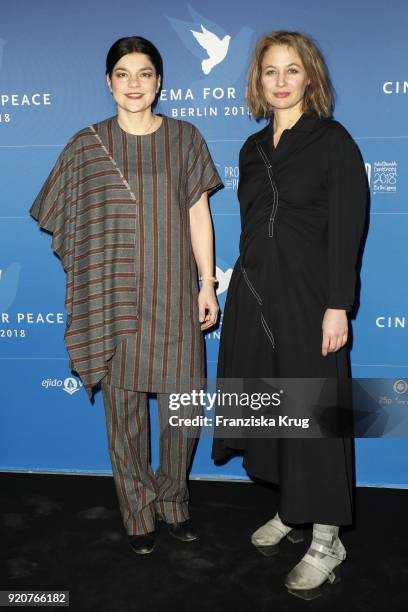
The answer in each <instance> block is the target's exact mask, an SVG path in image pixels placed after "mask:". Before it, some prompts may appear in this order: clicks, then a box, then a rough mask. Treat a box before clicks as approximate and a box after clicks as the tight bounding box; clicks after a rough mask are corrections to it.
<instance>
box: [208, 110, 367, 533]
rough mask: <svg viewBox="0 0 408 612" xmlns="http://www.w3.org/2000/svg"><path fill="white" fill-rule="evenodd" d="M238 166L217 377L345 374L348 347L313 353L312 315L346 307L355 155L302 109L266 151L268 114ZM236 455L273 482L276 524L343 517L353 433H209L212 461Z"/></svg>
mask: <svg viewBox="0 0 408 612" xmlns="http://www.w3.org/2000/svg"><path fill="white" fill-rule="evenodd" d="M239 165H240V182H239V189H238V197H239V201H240V211H241V238H240V256H239V258H238V260H237V262H236V264H235V267H234V271H233V274H232V278H231V282H230V285H229V290H228V295H227V300H226V305H225V309H224V319H223V327H222V333H221V342H220V351H219V359H218V371H217V377H218V379H223V378H241V377H242V378H261V377H282V378H293V377H299V378H307V377H310V378H319V377H321V378H326V377H327V378H331V379H333V378H334V379H344V380H346V379H347V378H348V376H349V356H348V349H347V347H343V348H342V349H340V350H339V351H337V352H335V353H329V354H328V355H327V356H326V357H323V356H322V354H321V345H322V320H323V316H324V313H325V310H326V309H327V308H339V309H345V310H347V311H350V310H351V308H352V306H353V304H354V299H355V285H356V264H357V260H358V255H359V249H360V245H361V240H362V235H363V231H364V226H365V219H366V211H367V179H366V174H365V169H364V164H363V161H362V158H361V155H360V153H359V150H358V148H357V146H356V144H355V142H354V141H353V139H352V138H351V136H350V135H349V134H348V132H347V131H346V130H345V128H344V127H343V126H342V125H341V124H340V123H338V122H337V121H334V120H332V119H324V118H319V117H318V116H317V115H315V114H303V115H302V116H301V117H300V119H299V120H298V121H297V123H296V124H295V125H294V126H293V127H292V128H291V129H289V130H285V131H284V132H283V133H282V135H281V138H280V140H279V143H278V146H277V147H276V148H275V147H274V145H273V121H271V122H270V123H269V125H268V126H267V127H266V128H264V129H263V130H261V131H260V132H258V133H256V134H253V135H251V136H250V137H249V138H248V139H247V141H246V142H245V143H244V145H243V147H242V149H241V152H240V159H239ZM350 397H351V396H350ZM349 401H350V402H351V400H349ZM235 450H242V451H243V452H244V467H245V468H246V470H247V471H248V473H249V474H250V475H251V476H253V477H257V478H261V479H263V480H266V481H269V482H273V483H277V484H279V486H280V507H279V514H280V517H281V519H282V520H283V521H284V522H287V523H292V524H296V523H297V524H299V523H306V522H312V523H322V524H331V525H345V524H349V523H350V522H351V521H352V507H353V503H352V491H353V456H352V450H353V448H352V439H351V438H349V437H347V438H345V437H344V438H343V437H332V438H325V439H294V438H290V439H283V438H273V439H265V438H259V439H253V438H252V439H249V438H247V439H245V438H243V439H222V438H221V439H220V438H216V439H215V440H214V444H213V459H214V460H216V461H220V460H225V459H226V458H228V457H229V456H231V454H233V453H234V451H235Z"/></svg>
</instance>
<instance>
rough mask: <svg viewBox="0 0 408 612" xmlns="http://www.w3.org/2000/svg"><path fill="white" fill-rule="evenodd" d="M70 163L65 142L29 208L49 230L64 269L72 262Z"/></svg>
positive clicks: (72, 203)
mask: <svg viewBox="0 0 408 612" xmlns="http://www.w3.org/2000/svg"><path fill="white" fill-rule="evenodd" d="M73 165H74V158H73V154H72V152H71V147H70V143H68V144H67V146H66V147H65V148H64V150H63V151H62V152H61V154H60V155H59V157H58V159H57V161H56V163H55V166H54V167H53V169H52V170H51V172H50V174H49V176H48V178H47V180H46V181H45V183H44V184H43V186H42V188H41V190H40V192H39V194H38V195H37V197H36V199H35V200H34V202H33V204H32V206H31V208H30V211H29V212H30V215H31V216H32V217H33V218H34V219H35V220H36V221H37V222H38V225H39V226H40V227H41V228H42V229H44V230H46V231H47V232H50V233H51V234H52V243H51V246H52V249H53V251H54V252H55V253H56V254H57V255H58V257H59V258H60V259H61V261H62V265H63V267H64V269H65V271H68V269H69V268H70V265H71V256H72V255H73V243H74V234H75V227H74V226H75V205H74V197H73Z"/></svg>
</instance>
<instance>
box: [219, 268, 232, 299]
mask: <svg viewBox="0 0 408 612" xmlns="http://www.w3.org/2000/svg"><path fill="white" fill-rule="evenodd" d="M215 273H216V275H217V278H218V289H217V295H220V293H224V291H226V290H227V289H228V285H229V283H230V280H231V276H232V268H228V270H225V272H224V270H222V269H221V268H219V267H218V266H216V268H215Z"/></svg>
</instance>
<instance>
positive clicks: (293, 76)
mask: <svg viewBox="0 0 408 612" xmlns="http://www.w3.org/2000/svg"><path fill="white" fill-rule="evenodd" d="M261 83H262V87H263V92H264V96H265V99H266V101H267V102H268V103H269V104H270V106H271V107H272V108H273V109H274V110H278V109H290V108H295V107H299V109H300V108H301V105H302V100H303V97H304V95H305V90H306V87H307V85H308V84H309V83H310V79H309V77H308V76H307V74H306V70H305V68H304V66H303V64H302V60H301V59H300V57H299V55H298V53H297V52H296V51H295V50H294V49H292V47H287V46H285V45H273V46H271V47H269V49H268V50H267V51H266V52H265V54H264V57H263V60H262V76H261Z"/></svg>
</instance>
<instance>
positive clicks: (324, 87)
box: [247, 30, 334, 120]
mask: <svg viewBox="0 0 408 612" xmlns="http://www.w3.org/2000/svg"><path fill="white" fill-rule="evenodd" d="M272 45H284V46H288V47H291V48H292V49H294V50H295V51H296V52H297V54H298V55H299V57H300V59H301V60H302V64H303V66H304V67H305V70H306V74H307V76H308V77H309V79H310V83H309V85H308V86H307V87H306V91H305V95H304V98H303V105H302V106H303V108H302V110H303V112H313V111H314V112H316V113H317V114H318V115H319V116H321V117H330V116H331V114H332V112H333V104H334V92H333V87H332V84H331V81H330V76H329V72H328V69H327V66H326V63H325V61H324V59H323V56H322V54H321V52H320V51H319V49H318V48H317V46H316V44H315V43H314V42H313V41H312V40H311V39H310V38H308V37H307V36H305V35H304V34H300V33H299V32H287V31H286V30H275V31H274V32H269V34H265V35H264V36H262V38H260V39H259V40H258V42H257V44H256V47H255V52H254V55H253V57H252V60H251V64H250V66H249V70H248V80H247V104H248V109H249V112H250V113H251V114H252V116H253V117H255V119H257V120H259V119H263V118H264V117H270V116H271V115H272V113H273V109H271V107H270V105H269V104H268V102H267V101H266V99H265V96H264V93H263V87H262V82H261V76H262V60H263V58H264V55H265V53H266V51H267V50H268V49H269V47H271V46H272Z"/></svg>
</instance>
